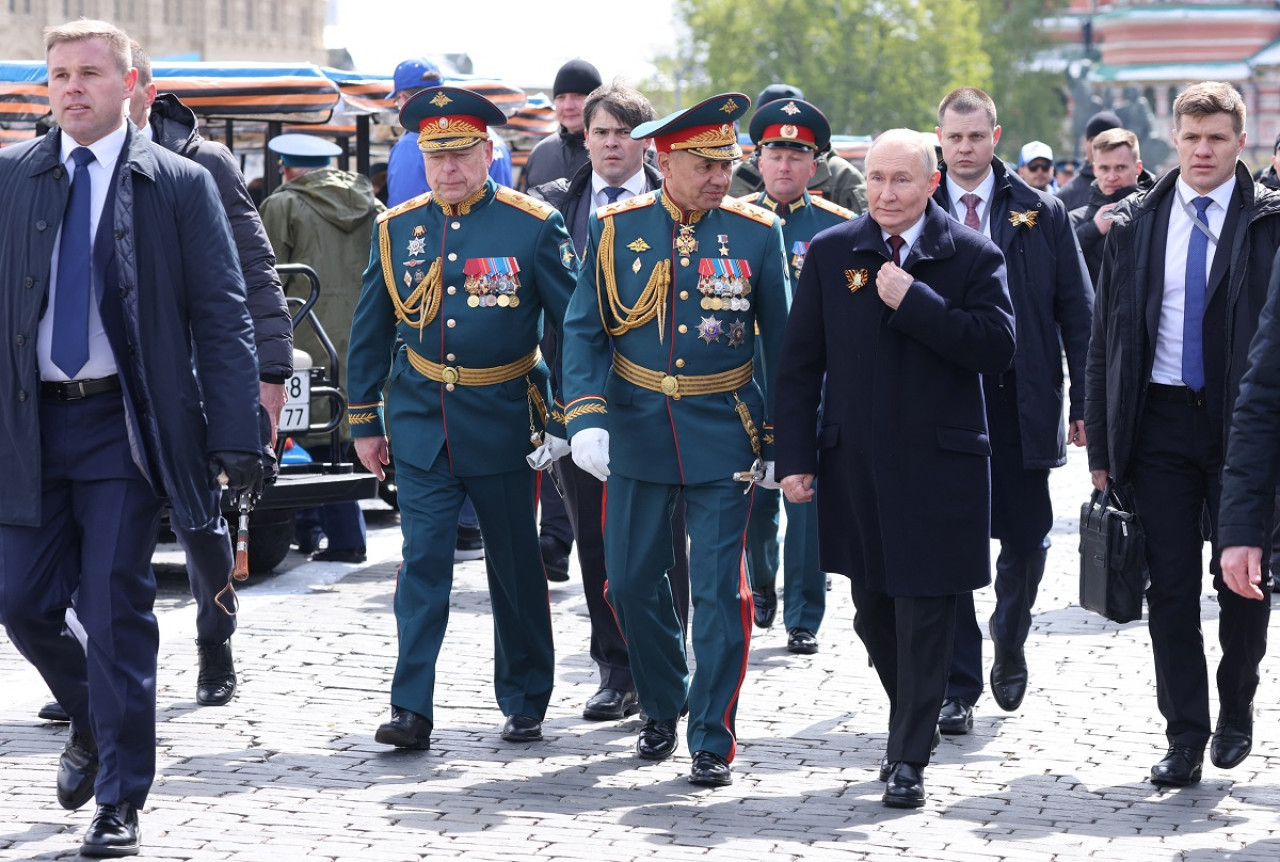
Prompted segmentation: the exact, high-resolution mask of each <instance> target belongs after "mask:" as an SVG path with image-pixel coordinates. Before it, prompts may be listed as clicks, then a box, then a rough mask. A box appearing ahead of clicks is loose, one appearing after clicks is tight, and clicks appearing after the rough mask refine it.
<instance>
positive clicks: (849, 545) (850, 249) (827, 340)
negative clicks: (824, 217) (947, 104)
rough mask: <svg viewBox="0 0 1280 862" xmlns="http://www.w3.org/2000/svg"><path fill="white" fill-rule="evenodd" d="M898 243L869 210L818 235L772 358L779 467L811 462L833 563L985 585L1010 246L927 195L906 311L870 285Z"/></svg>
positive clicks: (866, 576) (849, 570) (887, 589)
mask: <svg viewBox="0 0 1280 862" xmlns="http://www.w3.org/2000/svg"><path fill="white" fill-rule="evenodd" d="M888 259H889V249H888V246H887V245H886V244H885V241H884V239H883V238H882V237H881V230H880V226H879V225H878V224H876V223H875V222H874V221H872V220H871V218H870V217H869V216H862V217H860V218H858V219H855V220H853V221H850V222H847V223H845V224H843V225H840V226H837V227H834V228H830V229H828V230H825V231H823V232H822V233H820V234H818V235H817V236H816V237H814V239H813V242H812V244H811V245H810V246H809V252H808V255H807V257H806V258H805V264H804V269H803V270H802V271H801V274H800V283H799V287H798V288H797V290H796V296H795V300H794V303H793V304H792V308H791V316H790V319H789V320H788V322H787V328H786V334H785V337H784V341H783V351H782V360H781V363H780V365H779V368H778V377H777V390H778V394H777V423H776V425H777V450H776V451H777V475H778V476H789V475H794V474H804V473H814V474H817V477H818V484H819V485H820V486H821V488H822V493H821V494H819V495H818V504H817V505H818V534H819V540H818V541H819V549H820V550H819V556H820V561H821V565H822V569H823V570H824V571H828V572H839V573H842V574H845V575H849V576H850V577H858V578H862V579H863V580H864V581H865V583H866V585H867V587H868V588H870V589H873V590H877V591H880V592H884V593H888V594H889V595H891V596H932V595H949V594H953V593H960V592H965V591H968V590H974V589H978V588H980V587H983V586H985V585H986V584H987V583H988V582H989V581H990V543H989V541H988V537H989V536H990V520H991V515H990V511H991V505H990V503H991V482H990V464H989V461H990V454H991V448H990V443H989V440H988V437H987V418H986V410H985V407H984V404H983V397H982V381H981V375H982V374H994V373H998V372H1000V371H1003V370H1005V369H1006V368H1008V367H1009V363H1010V362H1011V361H1012V360H1013V354H1014V323H1013V304H1012V302H1011V300H1010V298H1009V291H1008V287H1007V286H1006V284H1005V270H1004V257H1003V256H1002V255H1001V254H1000V250H999V249H998V248H996V246H994V245H993V244H992V243H991V242H990V241H989V240H987V239H986V238H985V237H984V236H983V235H982V234H980V233H978V232H976V231H972V230H969V229H968V228H965V227H964V226H962V225H960V224H958V223H955V222H953V221H952V220H951V219H950V218H949V217H948V216H947V214H946V213H945V212H944V211H943V210H942V209H941V208H939V207H938V206H937V205H936V204H935V203H933V202H932V201H930V202H929V204H928V208H927V209H926V211H925V225H924V231H923V233H922V234H921V235H920V238H919V239H918V241H917V242H916V243H915V245H914V246H913V247H912V249H911V252H910V254H909V255H908V257H907V259H906V260H905V261H903V267H904V268H905V269H906V270H907V271H908V272H910V273H911V275H912V277H913V278H914V279H915V280H914V282H913V283H912V285H911V287H910V289H909V290H908V291H907V294H906V296H905V297H904V298H903V300H902V303H901V304H900V305H899V307H898V309H897V310H896V311H891V310H890V309H889V307H888V306H886V305H885V304H884V302H883V301H882V300H881V299H880V297H879V294H878V293H877V291H876V274H877V272H878V271H879V269H880V267H881V266H882V265H883V264H884V263H885V261H886V260H888ZM824 375H825V380H826V384H825V385H826V400H825V402H824V405H823V411H824V412H823V417H822V427H821V429H819V428H817V414H818V402H819V398H820V396H821V395H822V391H823V380H824ZM815 440H816V441H817V445H816V447H815V445H814V441H815Z"/></svg>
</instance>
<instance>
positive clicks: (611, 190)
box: [600, 186, 626, 204]
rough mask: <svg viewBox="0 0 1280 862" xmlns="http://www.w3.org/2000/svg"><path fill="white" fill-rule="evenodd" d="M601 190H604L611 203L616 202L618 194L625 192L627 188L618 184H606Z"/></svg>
mask: <svg viewBox="0 0 1280 862" xmlns="http://www.w3.org/2000/svg"><path fill="white" fill-rule="evenodd" d="M600 191H602V192H604V196H605V197H606V198H608V199H609V203H611V204H614V203H617V202H618V196H619V195H621V194H622V193H623V192H625V191H626V189H623V188H618V187H617V186H605V187H604V188H602V189H601V190H600Z"/></svg>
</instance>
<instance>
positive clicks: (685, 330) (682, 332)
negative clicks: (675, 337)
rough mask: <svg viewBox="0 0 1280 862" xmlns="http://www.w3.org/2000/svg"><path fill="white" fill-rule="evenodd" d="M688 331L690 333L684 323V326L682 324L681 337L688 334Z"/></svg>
mask: <svg viewBox="0 0 1280 862" xmlns="http://www.w3.org/2000/svg"><path fill="white" fill-rule="evenodd" d="M688 331H689V327H687V326H685V325H684V324H683V323H682V324H680V334H681V335H684V334H685V333H686V332H688Z"/></svg>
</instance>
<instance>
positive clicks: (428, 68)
mask: <svg viewBox="0 0 1280 862" xmlns="http://www.w3.org/2000/svg"><path fill="white" fill-rule="evenodd" d="M441 80H442V77H441V75H440V67H439V66H437V65H436V64H435V63H432V62H431V61H430V60H428V59H426V58H425V57H415V58H414V59H412V60H405V61H404V62H403V63H401V64H400V65H399V66H396V73H395V77H394V85H393V87H392V90H391V92H390V93H389V94H388V95H389V97H390V98H395V95H396V93H399V92H400V91H401V90H418V89H421V88H422V87H430V86H433V85H435V84H439V83H440V81H441Z"/></svg>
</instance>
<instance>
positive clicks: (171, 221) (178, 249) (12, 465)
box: [0, 124, 261, 529]
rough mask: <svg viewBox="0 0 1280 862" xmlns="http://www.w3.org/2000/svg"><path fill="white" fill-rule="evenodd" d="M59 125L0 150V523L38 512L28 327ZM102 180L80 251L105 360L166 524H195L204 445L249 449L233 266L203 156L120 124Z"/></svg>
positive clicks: (244, 321)
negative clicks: (113, 338) (108, 345)
mask: <svg viewBox="0 0 1280 862" xmlns="http://www.w3.org/2000/svg"><path fill="white" fill-rule="evenodd" d="M61 135H62V133H61V132H59V131H54V132H51V133H50V134H48V135H46V136H45V137H43V138H40V139H37V140H34V141H30V142H28V143H24V144H19V145H18V146H15V147H11V148H8V149H5V150H0V200H4V201H7V202H8V203H7V205H6V206H5V207H4V208H3V209H0V285H3V288H2V289H0V321H3V323H4V326H5V327H6V333H5V337H4V338H3V340H0V475H2V476H4V493H3V494H0V523H4V524H12V525H17V526H36V525H38V524H40V522H41V511H40V499H41V475H40V394H39V393H40V371H39V367H38V363H37V360H36V334H37V330H38V328H39V324H40V317H41V315H42V314H43V313H44V309H45V306H46V305H47V303H48V289H49V270H50V265H51V262H52V258H53V244H54V240H55V239H56V237H57V235H58V226H59V225H60V224H61V223H62V213H63V210H64V209H65V208H66V205H67V198H68V194H69V191H70V182H69V180H68V178H67V173H66V170H65V169H64V168H63V167H62V164H61V160H60V157H61V150H60V147H61ZM112 184H113V188H112V190H111V192H110V196H109V197H108V199H107V207H108V208H109V221H108V220H107V219H108V211H107V210H106V209H104V212H103V215H102V219H103V224H101V225H100V227H99V231H98V234H97V239H96V240H95V244H94V253H95V257H99V256H101V257H102V258H103V262H102V266H103V267H104V268H109V269H110V273H109V275H108V280H109V281H110V282H112V283H114V284H115V286H116V292H117V296H118V299H115V298H112V301H118V302H119V304H120V306H121V311H122V318H123V321H124V324H123V326H124V333H123V336H124V340H125V344H124V345H122V349H117V352H116V364H117V365H118V366H119V368H120V370H121V372H122V374H121V380H122V382H123V383H124V386H125V407H126V417H127V422H128V426H129V440H130V445H131V448H132V450H133V458H134V461H135V463H137V464H138V466H139V468H140V469H141V470H142V472H143V474H144V475H146V476H147V478H148V480H149V481H150V482H151V485H152V487H153V488H154V489H155V490H156V492H157V493H158V494H160V495H163V496H167V497H168V498H169V502H170V503H171V505H172V507H173V508H172V518H173V520H174V523H175V525H176V526H178V527H180V528H182V529H201V528H203V527H205V526H207V525H208V524H209V523H210V522H211V521H212V520H213V519H214V518H215V517H217V515H218V513H217V510H216V500H217V495H215V494H214V493H212V491H213V489H214V485H213V483H212V479H211V478H210V476H209V470H208V456H209V453H210V452H216V451H240V452H255V453H256V452H259V451H260V449H261V445H260V441H259V429H258V419H257V416H258V362H257V354H256V352H255V350H254V332H253V322H252V321H251V320H250V319H249V312H248V309H247V307H246V305H245V287H244V278H243V276H242V275H241V273H240V264H239V260H238V258H237V257H236V250H235V245H234V244H233V242H232V239H231V228H230V225H229V224H228V223H227V216H226V213H225V212H223V209H222V204H221V203H220V202H219V200H218V194H217V190H216V189H215V188H214V184H213V180H212V178H211V177H210V176H209V172H208V171H206V170H205V169H204V168H202V167H200V166H199V165H197V164H195V163H194V162H191V161H189V160H187V159H184V158H182V157H181V156H178V155H175V154H173V153H170V152H168V151H167V150H163V149H161V148H160V147H157V146H155V145H154V144H151V143H150V142H148V141H146V140H144V139H142V138H140V137H139V136H138V135H137V130H136V129H135V128H134V127H133V125H132V124H130V125H129V130H128V134H127V135H126V138H125V145H124V151H123V152H122V153H121V155H120V160H119V162H117V165H116V173H115V176H114V177H113V178H112ZM106 239H110V240H112V242H111V243H110V245H107V246H104V245H103V242H104V241H105V240H106ZM104 271H105V269H104ZM102 292H103V291H101V290H100V295H99V303H100V304H101V303H102V301H103V296H102V295H101V294H102Z"/></svg>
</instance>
